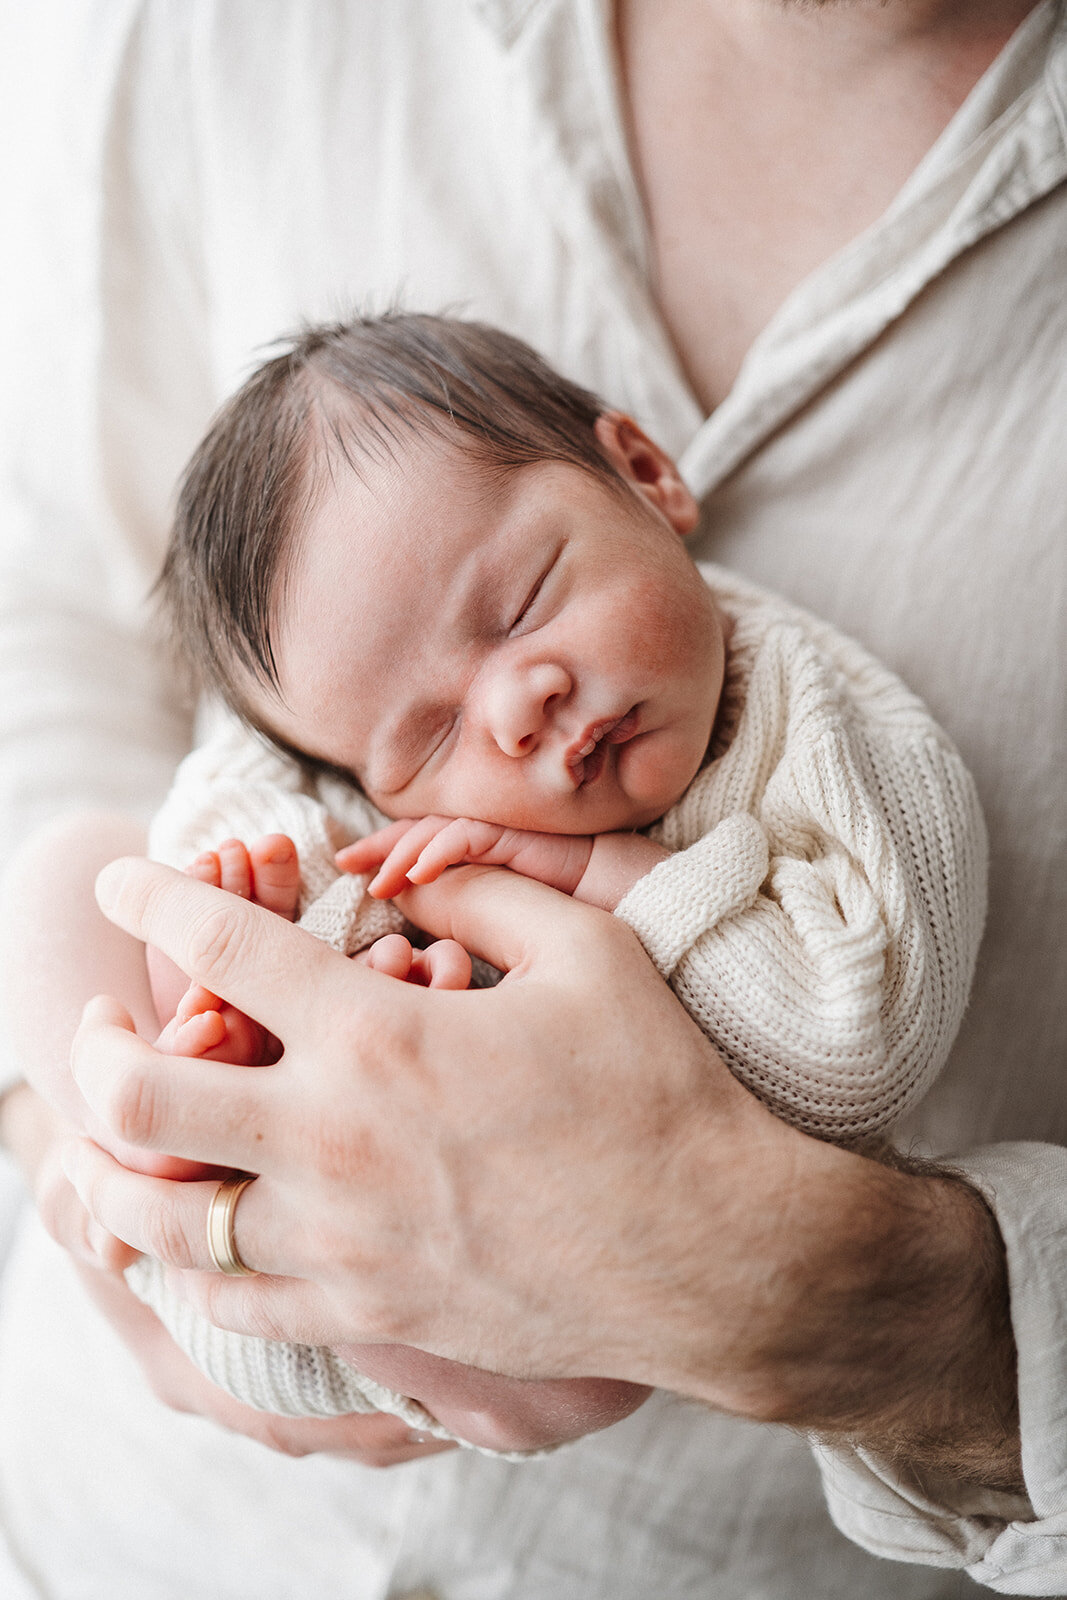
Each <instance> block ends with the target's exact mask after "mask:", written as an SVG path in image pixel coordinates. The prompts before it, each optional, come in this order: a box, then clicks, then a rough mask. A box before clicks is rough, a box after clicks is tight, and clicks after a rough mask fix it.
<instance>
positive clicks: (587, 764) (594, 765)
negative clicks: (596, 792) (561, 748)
mask: <svg viewBox="0 0 1067 1600" xmlns="http://www.w3.org/2000/svg"><path fill="white" fill-rule="evenodd" d="M638 716H639V712H638V708H637V706H631V707H630V709H629V711H627V712H626V713H625V715H624V716H621V717H612V718H611V719H610V720H607V721H605V722H597V723H594V724H593V726H592V727H590V728H588V729H587V730H586V732H585V735H584V737H583V740H582V743H581V745H580V746H579V747H578V748H577V749H575V750H571V751H570V752H569V753H568V755H567V767H568V770H569V771H570V774H571V776H572V777H573V779H574V786H575V788H576V789H584V788H585V787H586V786H587V785H588V784H591V783H595V782H596V780H597V779H598V778H599V777H600V774H601V773H602V772H603V770H604V763H605V762H606V761H607V759H608V746H609V745H613V744H625V742H626V740H627V739H631V738H632V737H633V735H634V733H635V732H636V731H637V721H638Z"/></svg>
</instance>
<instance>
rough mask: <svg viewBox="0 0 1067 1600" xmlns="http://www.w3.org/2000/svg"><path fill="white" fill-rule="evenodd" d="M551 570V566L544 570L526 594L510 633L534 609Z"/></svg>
mask: <svg viewBox="0 0 1067 1600" xmlns="http://www.w3.org/2000/svg"><path fill="white" fill-rule="evenodd" d="M551 570H552V568H551V567H546V568H545V570H544V572H542V574H541V576H540V577H539V578H538V580H537V582H536V583H535V584H534V586H533V588H532V589H531V590H530V592H529V594H528V595H527V596H526V599H525V600H524V601H523V603H522V610H521V611H520V612H519V614H518V616H517V617H516V618H515V620H514V621H513V622H512V624H511V627H510V628H509V629H508V632H509V633H514V632H515V629H516V628H517V627H518V626H519V624H520V622H523V621H525V619H526V616H527V614H528V613H529V612H530V611H531V610H532V609H533V605H534V602H535V601H536V599H537V596H538V595H539V594H540V593H541V590H542V589H543V588H544V586H545V579H546V578H547V577H548V574H549V573H550V572H551Z"/></svg>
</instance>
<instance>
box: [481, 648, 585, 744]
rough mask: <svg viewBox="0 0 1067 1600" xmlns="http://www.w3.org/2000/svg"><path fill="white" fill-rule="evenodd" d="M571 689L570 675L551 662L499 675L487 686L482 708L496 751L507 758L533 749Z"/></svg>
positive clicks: (543, 662)
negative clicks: (499, 750) (496, 747)
mask: <svg viewBox="0 0 1067 1600" xmlns="http://www.w3.org/2000/svg"><path fill="white" fill-rule="evenodd" d="M571 688H572V684H571V678H570V674H569V673H568V672H567V670H566V669H565V668H564V667H562V666H559V665H558V664H557V663H554V662H547V661H542V662H539V663H538V664H537V665H535V666H530V667H525V668H522V669H521V670H518V671H510V672H502V673H500V674H499V675H498V676H497V677H496V678H494V680H493V681H492V683H490V684H489V685H488V686H487V693H486V706H485V715H486V723H487V726H488V729H489V732H490V734H491V736H492V738H493V740H494V742H495V743H496V745H497V746H498V748H499V749H501V750H502V751H503V752H504V754H505V755H508V756H526V755H529V754H530V753H531V751H533V750H536V749H537V746H538V744H539V743H540V741H541V736H542V734H543V733H544V732H545V729H546V728H548V727H550V726H551V724H552V718H553V716H554V714H555V711H556V709H557V708H558V707H559V706H560V705H562V704H563V702H564V701H565V700H566V699H567V696H568V695H569V694H570V692H571Z"/></svg>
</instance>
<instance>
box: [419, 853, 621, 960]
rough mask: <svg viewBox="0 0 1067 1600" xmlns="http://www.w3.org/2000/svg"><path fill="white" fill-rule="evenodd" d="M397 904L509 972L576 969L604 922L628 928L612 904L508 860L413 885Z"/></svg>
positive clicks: (436, 933)
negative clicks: (608, 908) (600, 905)
mask: <svg viewBox="0 0 1067 1600" xmlns="http://www.w3.org/2000/svg"><path fill="white" fill-rule="evenodd" d="M396 904H397V905H398V906H399V907H400V909H401V911H402V912H403V913H404V915H405V916H406V917H409V918H410V919H411V921H412V922H414V923H415V925H416V926H417V927H419V928H425V929H426V931H427V933H432V934H434V936H435V937H436V938H438V939H455V940H456V941H457V942H458V943H459V944H461V945H463V946H464V948H465V949H467V950H470V951H471V953H472V954H473V955H477V956H481V957H482V959H483V960H484V961H489V962H492V964H493V966H494V967H499V968H500V969H501V971H503V972H512V971H514V970H515V969H516V968H522V969H525V968H527V967H529V966H531V965H536V966H537V968H538V969H539V970H540V971H542V972H548V971H550V970H553V969H555V968H556V967H561V968H562V970H564V971H566V972H570V973H573V971H574V968H575V962H576V960H577V958H578V956H579V953H580V952H581V951H582V950H583V949H587V948H588V941H589V940H590V938H591V937H592V936H593V934H594V931H595V930H596V929H598V928H599V929H601V930H603V929H604V928H605V926H612V925H614V926H617V927H621V926H622V924H618V923H615V919H614V918H613V917H611V916H610V915H609V914H608V913H607V912H605V911H597V910H596V909H595V908H594V907H592V906H586V905H581V904H579V902H578V901H576V900H572V899H571V897H570V895H565V894H561V893H560V892H559V890H558V889H551V888H549V886H548V885H547V884H544V883H538V882H536V881H535V880H534V879H533V878H524V877H522V876H521V875H520V874H519V873H517V872H508V871H506V870H505V869H504V868H503V867H480V866H470V867H452V868H450V869H449V870H448V871H447V872H445V873H444V874H443V875H442V876H441V877H440V878H438V879H437V880H436V882H434V883H428V884H420V885H419V886H417V887H415V888H411V889H405V890H404V892H403V893H402V894H399V895H398V896H397V898H396Z"/></svg>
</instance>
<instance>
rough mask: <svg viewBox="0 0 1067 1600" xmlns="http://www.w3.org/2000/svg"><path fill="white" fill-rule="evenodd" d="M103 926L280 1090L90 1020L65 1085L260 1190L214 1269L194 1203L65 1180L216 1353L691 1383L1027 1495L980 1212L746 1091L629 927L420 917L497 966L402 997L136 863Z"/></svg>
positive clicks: (740, 1407)
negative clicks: (358, 1351) (113, 928)
mask: <svg viewBox="0 0 1067 1600" xmlns="http://www.w3.org/2000/svg"><path fill="white" fill-rule="evenodd" d="M100 893H101V903H102V904H103V905H104V907H105V909H106V910H107V912H108V914H109V915H110V916H111V917H112V918H113V919H114V920H115V921H116V922H117V923H118V924H119V925H120V926H122V927H124V928H126V929H127V930H128V931H130V932H131V933H134V934H135V935H136V936H138V937H142V938H147V939H149V940H151V941H152V942H154V943H156V944H158V945H159V946H160V947H161V948H162V949H164V950H165V951H166V952H167V954H169V955H170V956H171V957H172V959H174V960H175V961H177V962H178V963H179V965H181V966H182V968H183V970H187V971H190V972H191V973H192V974H193V975H194V976H195V978H196V979H197V980H198V981H200V982H202V983H204V984H206V985H207V986H208V987H210V988H211V989H212V990H213V991H215V992H217V993H221V994H223V995H224V996H225V997H226V998H227V999H229V1000H230V1001H231V1003H233V1004H235V1005H238V1006H240V1007H241V1008H242V1009H243V1010H246V1011H248V1012H249V1013H250V1014H251V1015H254V1016H256V1017H257V1018H258V1019H259V1020H261V1021H262V1022H263V1024H264V1026H266V1027H267V1028H269V1029H270V1030H271V1032H273V1033H275V1034H276V1035H277V1036H278V1037H279V1038H280V1039H281V1040H282V1041H283V1044H284V1046H285V1053H284V1055H283V1057H282V1059H281V1060H280V1061H279V1062H278V1063H277V1064H276V1065H274V1066H268V1067H264V1068H261V1069H260V1070H259V1071H257V1072H254V1073H253V1072H247V1071H243V1070H242V1069H240V1068H236V1067H226V1066H225V1065H218V1064H205V1063H203V1062H198V1061H194V1060H183V1059H181V1058H174V1057H171V1058H167V1059H166V1060H164V1059H163V1058H161V1057H159V1056H157V1055H156V1054H155V1052H154V1051H153V1050H152V1048H151V1047H150V1046H149V1045H147V1044H145V1043H144V1042H143V1041H141V1040H139V1039H138V1038H137V1037H136V1035H135V1033H134V1031H133V1028H132V1026H131V1024H130V1021H129V1019H128V1017H126V1016H125V1015H124V1014H123V1012H122V1010H121V1008H119V1007H116V1006H115V1005H114V1003H113V1002H105V1001H97V1002H95V1003H94V1004H93V1005H92V1006H91V1007H90V1008H89V1009H88V1012H87V1015H86V1019H85V1022H84V1024H83V1026H82V1029H81V1031H80V1034H79V1037H78V1040H77V1041H76V1045H75V1051H74V1071H75V1075H76V1078H77V1081H78V1083H79V1085H80V1087H81V1090H82V1092H83V1093H84V1095H85V1096H86V1098H87V1100H88V1101H89V1102H90V1103H91V1104H92V1106H93V1107H94V1109H95V1111H96V1113H97V1114H98V1115H99V1116H100V1117H101V1118H103V1120H104V1122H105V1123H106V1124H107V1125H108V1126H109V1127H110V1128H111V1129H112V1130H113V1132H114V1133H115V1134H117V1135H118V1136H120V1137H122V1138H125V1139H128V1140H132V1141H133V1142H135V1143H137V1144H144V1145H148V1146H150V1147H154V1148H161V1149H167V1150H171V1151H174V1152H176V1153H177V1154H180V1155H184V1156H187V1157H188V1158H189V1159H193V1160H202V1161H208V1162H212V1163H216V1164H219V1165H226V1166H233V1167H238V1168H243V1169H245V1170H248V1171H252V1172H258V1173H259V1174H261V1176H260V1178H259V1180H258V1181H257V1182H256V1183H254V1184H253V1185H252V1186H251V1187H250V1188H249V1189H247V1190H246V1191H245V1193H244V1194H243V1195H242V1198H241V1203H240V1207H239V1209H238V1212H237V1228H236V1232H237V1246H238V1249H239V1251H240V1254H241V1256H242V1258H243V1259H244V1260H245V1261H247V1262H248V1263H249V1264H250V1265H252V1266H253V1267H256V1268H259V1269H260V1272H261V1276H258V1277H254V1278H247V1279H229V1278H224V1277H222V1276H221V1275H219V1274H217V1273H213V1272H210V1271H208V1270H207V1268H208V1267H209V1266H210V1262H209V1260H208V1257H207V1253H206V1248H205V1243H204V1223H205V1216H206V1212H207V1207H208V1203H209V1200H210V1197H211V1193H212V1192H213V1185H209V1184H198V1183H191V1184H169V1183H167V1182H164V1181H162V1180H159V1179H153V1178H146V1177H142V1176H138V1175H136V1174H131V1173H129V1172H126V1171H125V1170H124V1169H123V1168H121V1167H120V1166H119V1165H118V1163H116V1162H114V1161H112V1160H111V1159H110V1158H109V1157H107V1156H106V1155H104V1154H103V1153H102V1152H100V1151H99V1150H97V1149H96V1148H95V1147H93V1146H91V1145H88V1144H87V1143H86V1144H83V1145H82V1146H81V1147H80V1150H79V1152H78V1155H77V1160H76V1161H75V1162H74V1163H73V1164H72V1165H71V1167H70V1171H71V1174H72V1176H73V1178H74V1181H75V1183H76V1186H77V1188H78V1190H79V1193H80V1195H81V1196H82V1198H83V1200H84V1201H85V1202H86V1204H87V1205H88V1207H89V1209H90V1211H91V1212H92V1213H93V1215H94V1217H95V1218H96V1219H97V1221H98V1222H100V1223H101V1224H102V1225H103V1226H104V1227H105V1228H107V1229H108V1231H109V1232H111V1233H114V1234H116V1235H117V1236H118V1237H120V1238H122V1239H125V1240H126V1241H128V1242H129V1243H130V1244H131V1245H133V1246H135V1247H136V1248H138V1249H143V1250H146V1251H148V1252H149V1253H151V1254H154V1255H157V1256H159V1257H161V1258H162V1259H163V1260H165V1261H168V1262H170V1263H171V1264H173V1265H175V1266H177V1267H179V1268H182V1269H184V1270H185V1271H186V1273H187V1274H188V1276H187V1279H186V1283H187V1289H188V1293H189V1296H190V1298H191V1299H192V1300H193V1301H194V1303H195V1304H197V1305H198V1306H199V1307H200V1309H201V1310H202V1311H204V1312H205V1313H206V1314H207V1315H208V1316H210V1317H211V1319H212V1320H213V1321H215V1322H216V1323H218V1324H219V1325H221V1326H225V1327H232V1328H236V1329H237V1330H238V1331H243V1332H249V1333H258V1334H265V1335H267V1336H268V1337H289V1338H296V1339H299V1340H306V1341H308V1342H312V1343H333V1344H338V1343H345V1342H350V1341H352V1340H364V1341H370V1342H393V1341H398V1342H408V1343H413V1344H418V1345H420V1346H422V1347H423V1348H425V1349H428V1350H430V1351H434V1352H436V1353H438V1354H441V1355H444V1356H447V1357H450V1358H452V1359H458V1360H462V1361H470V1362H473V1363H475V1364H476V1365H479V1366H482V1367H487V1368H490V1369H493V1370H496V1371H510V1372H512V1373H514V1374H516V1375H519V1376H524V1377H525V1376H543V1377H557V1376H574V1375H581V1374H585V1373H588V1372H591V1371H595V1372H599V1373H601V1374H604V1375H606V1376H613V1377H619V1378H624V1379H630V1380H633V1381H636V1382H647V1383H652V1384H656V1385H660V1386H663V1387H666V1388H670V1389H674V1390H677V1391H679V1392H681V1393H683V1394H688V1395H691V1396H694V1397H697V1398H701V1399H704V1400H706V1401H707V1402H708V1403H710V1404H712V1405H714V1406H717V1407H721V1408H723V1409H726V1410H729V1411H734V1412H738V1413H741V1414H743V1415H747V1416H751V1417H756V1418H762V1419H767V1420H779V1421H785V1422H789V1423H792V1424H794V1425H796V1426H800V1427H804V1428H809V1429H812V1430H816V1431H821V1432H823V1433H826V1434H830V1435H834V1436H847V1437H849V1438H851V1439H854V1440H858V1441H860V1442H862V1443H864V1444H866V1445H867V1446H868V1447H870V1448H872V1449H882V1450H885V1451H887V1452H889V1453H892V1454H894V1455H897V1456H899V1455H902V1454H906V1456H907V1459H909V1460H911V1461H913V1462H916V1463H920V1464H921V1463H922V1462H924V1461H925V1462H929V1463H931V1464H936V1465H937V1466H938V1468H939V1470H944V1469H945V1466H946V1463H956V1464H957V1465H958V1467H959V1475H960V1476H961V1477H966V1478H970V1479H972V1480H974V1481H979V1482H986V1483H997V1484H1000V1485H1005V1486H1007V1485H1010V1484H1012V1483H1013V1482H1014V1481H1015V1478H1016V1477H1017V1474H1018V1466H1017V1441H1016V1439H1015V1435H1014V1431H1013V1422H1012V1407H1013V1400H1014V1385H1013V1367H1012V1360H1013V1347H1012V1343H1011V1336H1010V1329H1009V1328H1008V1326H1007V1319H1006V1313H1005V1306H1006V1292H1005V1285H1004V1269H1003V1254H1002V1249H1001V1246H1000V1241H999V1236H998V1234H997V1231H996V1227H995V1224H994V1223H993V1220H992V1218H991V1217H990V1215H989V1213H988V1212H987V1211H986V1209H985V1207H984V1206H983V1204H982V1202H981V1201H980V1200H979V1199H978V1198H977V1196H976V1195H975V1194H974V1193H973V1192H972V1191H971V1190H970V1189H968V1188H967V1187H966V1186H965V1185H963V1184H961V1183H958V1182H956V1181H955V1180H953V1179H951V1178H946V1177H942V1176H940V1175H934V1176H929V1177H927V1176H917V1175H911V1174H907V1173H904V1172H901V1171H897V1170H893V1169H891V1168H888V1167H886V1166H882V1165H878V1164H876V1163H874V1162H872V1161H868V1160H865V1159H863V1158H861V1157H860V1156H858V1155H856V1154H854V1153H851V1152H848V1151H845V1150H841V1149H838V1148H836V1147H834V1146H831V1145H827V1144H823V1143H820V1142H818V1141H815V1140H812V1139H809V1138H807V1137H805V1136H804V1135H802V1134H800V1133H798V1132H797V1131H796V1130H794V1129H792V1128H789V1127H787V1126H786V1125H785V1124H784V1123H782V1122H780V1121H778V1120H777V1119H775V1118H774V1117H772V1116H771V1115H770V1113H769V1112H767V1111H766V1109H765V1108H764V1107H762V1106H761V1105H760V1104H759V1103H758V1102H757V1101H756V1100H754V1099H753V1098H752V1096H750V1095H749V1094H748V1093H747V1092H746V1091H745V1090H743V1089H742V1088H741V1087H740V1085H739V1084H738V1083H737V1082H736V1081H735V1080H734V1079H733V1078H732V1077H731V1076H730V1075H729V1073H728V1072H727V1071H726V1070H725V1068H724V1067H723V1065H722V1063H721V1061H719V1059H718V1058H717V1056H716V1054H715V1052H714V1050H713V1049H712V1047H711V1046H710V1045H709V1044H708V1042H707V1040H706V1039H705V1038H704V1037H703V1035H702V1034H701V1033H700V1032H699V1031H698V1030H697V1028H696V1026H695V1025H694V1024H693V1023H692V1022H691V1020H690V1019H689V1018H688V1017H687V1016H686V1014H685V1013H684V1012H683V1011H682V1010H681V1008H680V1007H679V1005H678V1004H677V1002H676V1000H675V999H674V997H673V996H672V995H671V993H670V991H669V990H668V989H667V988H666V987H665V986H664V985H663V984H662V982H661V981H660V980H659V978H658V977H657V975H656V974H655V972H654V971H653V969H652V967H651V965H650V964H649V962H648V961H647V959H646V958H645V956H644V953H643V952H642V951H641V949H640V946H639V945H638V944H637V941H636V940H635V939H634V938H633V936H632V934H631V933H630V932H629V930H628V929H626V928H625V927H624V926H623V925H622V924H621V923H619V922H618V921H617V920H616V919H613V918H609V917H605V916H603V914H601V913H599V912H597V911H594V910H591V909H589V908H587V907H583V906H580V905H577V904H575V903H574V902H573V901H568V900H567V899H566V898H565V897H561V896H558V895H555V894H553V893H552V892H551V891H549V890H548V889H546V888H544V887H543V886H540V885H538V884H535V883H532V882H529V881H527V880H524V879H522V878H519V877H515V876H512V875H509V874H505V873H494V872H486V871H482V870H479V869H476V868H466V869H463V870H461V871H457V872H452V873H448V874H446V875H445V876H443V877H442V878H441V879H440V881H439V882H438V883H436V884H434V885H433V886H432V887H430V888H423V889H418V890H414V891H408V892H407V893H406V894H405V895H404V896H403V898H402V906H403V909H404V911H405V914H407V915H409V916H410V917H411V918H412V920H414V921H416V922H417V923H418V924H419V925H420V926H422V927H426V928H429V929H430V930H431V931H433V932H434V933H436V934H438V935H440V936H442V937H452V938H456V939H458V940H459V941H460V943H462V944H463V945H465V946H466V947H467V948H470V949H472V950H474V951H475V952H476V953H478V954H480V955H482V956H484V957H485V958H486V959H488V960H490V961H492V962H493V963H494V964H495V965H497V966H498V967H500V968H502V969H503V970H504V971H505V972H506V976H505V978H504V980H503V981H502V982H501V983H500V984H499V985H498V986H497V987H496V988H495V989H492V990H486V991H470V992H467V993H458V994H457V993H450V992H441V993H438V992H435V991H433V990H425V989H416V988H412V987H410V986H405V987H404V988H401V987H400V986H399V985H396V984H390V983H389V982H388V981H387V980H386V979H383V978H381V977H379V976H378V975H376V974H375V973H373V972H367V971H365V970H361V969H360V968H358V967H356V966H354V965H353V964H352V963H350V962H346V961H344V960H343V959H342V958H341V957H340V956H338V955H336V953H334V952H332V951H330V950H328V949H326V948H325V947H324V946H322V945H321V944H319V943H317V942H316V941H314V940H312V939H311V938H310V937H309V936H307V935H305V934H303V933H302V932H301V931H300V930H299V929H295V928H292V927H290V926H288V925H285V924H283V923H281V922H280V921H279V919H277V918H272V917H270V916H269V915H268V914H266V913H264V912H262V911H261V910H259V909H258V908H256V907H253V906H248V905H246V904H243V903H241V902H238V901H235V900H234V899H233V898H232V897H224V896H221V895H219V894H218V892H217V891H213V890H211V889H209V888H206V887H205V886H204V885H202V884H197V883H193V882H190V881H189V880H187V879H183V878H182V877H181V876H180V875H178V874H174V873H171V872H168V871H167V869H165V868H162V867H157V866H153V865H150V864H148V863H144V862H138V861H126V862H120V863H116V864H115V865H114V866H112V867H111V868H109V869H107V871H106V872H105V873H104V874H103V876H102V879H101V883H100Z"/></svg>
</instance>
